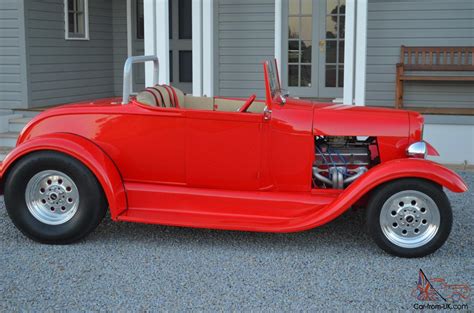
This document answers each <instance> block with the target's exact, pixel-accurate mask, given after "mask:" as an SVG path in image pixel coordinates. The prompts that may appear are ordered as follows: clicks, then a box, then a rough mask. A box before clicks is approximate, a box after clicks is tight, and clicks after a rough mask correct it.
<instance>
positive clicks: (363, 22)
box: [354, 0, 368, 105]
mask: <svg viewBox="0 0 474 313" xmlns="http://www.w3.org/2000/svg"><path fill="white" fill-rule="evenodd" d="M367 6H368V4H367V0H358V1H357V7H356V10H357V16H356V27H355V29H356V42H355V48H356V49H355V50H356V55H355V76H354V77H355V81H354V104H355V105H365V80H366V67H367V64H366V63H367V62H366V59H367Z"/></svg>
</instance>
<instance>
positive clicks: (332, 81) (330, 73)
mask: <svg viewBox="0 0 474 313" xmlns="http://www.w3.org/2000/svg"><path fill="white" fill-rule="evenodd" d="M326 87H336V66H335V65H326Z"/></svg>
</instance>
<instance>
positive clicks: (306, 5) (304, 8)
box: [301, 0, 313, 15]
mask: <svg viewBox="0 0 474 313" xmlns="http://www.w3.org/2000/svg"><path fill="white" fill-rule="evenodd" d="M312 13H313V0H302V1H301V14H307V15H312Z"/></svg>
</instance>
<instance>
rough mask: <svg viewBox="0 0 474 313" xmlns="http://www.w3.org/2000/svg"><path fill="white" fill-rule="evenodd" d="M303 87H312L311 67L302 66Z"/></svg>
mask: <svg viewBox="0 0 474 313" xmlns="http://www.w3.org/2000/svg"><path fill="white" fill-rule="evenodd" d="M301 87H311V65H301Z"/></svg>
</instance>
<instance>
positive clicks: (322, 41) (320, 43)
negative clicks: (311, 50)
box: [319, 40, 326, 53]
mask: <svg viewBox="0 0 474 313" xmlns="http://www.w3.org/2000/svg"><path fill="white" fill-rule="evenodd" d="M325 47H326V40H320V41H319V51H320V52H321V53H324V50H325V49H324V48H325Z"/></svg>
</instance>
